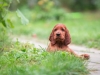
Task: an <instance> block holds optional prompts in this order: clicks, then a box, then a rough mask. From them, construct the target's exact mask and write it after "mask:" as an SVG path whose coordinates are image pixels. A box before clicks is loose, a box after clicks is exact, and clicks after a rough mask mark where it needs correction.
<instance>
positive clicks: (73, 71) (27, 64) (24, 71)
mask: <svg viewBox="0 0 100 75" xmlns="http://www.w3.org/2000/svg"><path fill="white" fill-rule="evenodd" d="M86 65H87V64H86V62H85V61H84V60H81V59H79V58H76V57H74V56H73V55H71V54H69V53H67V52H54V53H49V52H46V51H44V50H41V49H37V48H35V47H34V45H30V44H28V43H26V44H20V43H19V42H18V41H17V42H16V43H15V44H14V45H13V46H12V48H11V50H10V51H8V52H4V53H3V54H2V55H1V56H0V75H87V74H88V69H87V68H86Z"/></svg>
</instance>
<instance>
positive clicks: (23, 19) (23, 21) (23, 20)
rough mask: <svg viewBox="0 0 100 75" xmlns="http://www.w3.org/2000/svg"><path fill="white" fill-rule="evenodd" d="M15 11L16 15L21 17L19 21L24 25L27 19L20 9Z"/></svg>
mask: <svg viewBox="0 0 100 75" xmlns="http://www.w3.org/2000/svg"><path fill="white" fill-rule="evenodd" d="M16 13H17V16H18V17H19V18H20V19H21V23H22V24H23V25H26V24H28V23H29V20H28V19H27V18H26V17H25V16H24V15H23V14H22V13H21V11H20V10H17V11H16Z"/></svg>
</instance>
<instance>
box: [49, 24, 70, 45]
mask: <svg viewBox="0 0 100 75" xmlns="http://www.w3.org/2000/svg"><path fill="white" fill-rule="evenodd" d="M49 40H50V42H51V44H52V45H54V44H56V42H63V43H64V44H65V45H68V44H69V43H70V42H71V38H70V34H69V31H68V29H67V28H66V26H65V25H64V24H57V25H56V26H55V27H54V28H53V30H52V32H51V34H50V37H49Z"/></svg>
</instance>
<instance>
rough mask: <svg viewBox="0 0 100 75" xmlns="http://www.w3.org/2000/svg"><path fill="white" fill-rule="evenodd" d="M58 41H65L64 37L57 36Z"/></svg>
mask: <svg viewBox="0 0 100 75" xmlns="http://www.w3.org/2000/svg"><path fill="white" fill-rule="evenodd" d="M56 41H64V39H63V38H61V37H56Z"/></svg>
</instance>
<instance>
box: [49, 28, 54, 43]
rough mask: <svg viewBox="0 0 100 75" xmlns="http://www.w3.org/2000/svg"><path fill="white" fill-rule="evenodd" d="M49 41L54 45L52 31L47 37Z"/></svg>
mask: <svg viewBox="0 0 100 75" xmlns="http://www.w3.org/2000/svg"><path fill="white" fill-rule="evenodd" d="M49 41H50V42H51V45H54V44H55V40H54V31H53V30H52V32H51V34H50V36H49Z"/></svg>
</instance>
